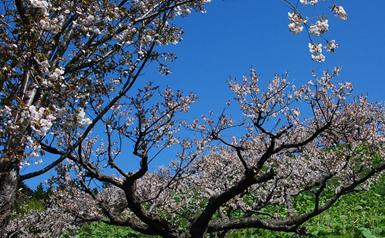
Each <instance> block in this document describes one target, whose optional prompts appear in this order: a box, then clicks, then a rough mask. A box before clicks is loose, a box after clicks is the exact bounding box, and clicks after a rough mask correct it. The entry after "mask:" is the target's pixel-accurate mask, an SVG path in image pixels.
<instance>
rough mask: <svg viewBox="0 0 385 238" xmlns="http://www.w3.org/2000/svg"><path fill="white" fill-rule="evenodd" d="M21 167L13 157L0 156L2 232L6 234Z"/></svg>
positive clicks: (0, 221) (0, 217)
mask: <svg viewBox="0 0 385 238" xmlns="http://www.w3.org/2000/svg"><path fill="white" fill-rule="evenodd" d="M18 177H19V167H18V165H17V163H15V161H12V159H11V158H0V234H4V231H3V230H4V228H5V227H6V226H7V224H8V222H9V220H10V218H11V214H12V212H13V208H14V205H15V201H16V191H17V186H18Z"/></svg>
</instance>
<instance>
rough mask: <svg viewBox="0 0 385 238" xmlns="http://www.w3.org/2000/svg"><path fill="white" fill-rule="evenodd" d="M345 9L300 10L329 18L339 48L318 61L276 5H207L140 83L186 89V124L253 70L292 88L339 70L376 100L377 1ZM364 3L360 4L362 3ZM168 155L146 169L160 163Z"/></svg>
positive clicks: (383, 66)
mask: <svg viewBox="0 0 385 238" xmlns="http://www.w3.org/2000/svg"><path fill="white" fill-rule="evenodd" d="M337 3H338V4H341V5H343V6H344V7H345V9H346V11H347V12H348V14H349V19H348V21H341V20H339V19H337V18H335V17H331V16H332V15H331V14H330V12H329V11H328V9H329V8H328V6H330V5H332V4H333V1H331V0H327V1H322V3H321V4H320V6H319V7H316V8H314V7H305V8H302V9H303V10H304V11H305V12H306V13H308V14H307V15H308V16H318V15H323V14H325V15H328V16H330V17H331V18H330V31H329V33H327V35H326V37H327V38H328V39H336V40H337V42H338V43H339V45H340V47H339V48H338V49H337V52H336V53H334V54H332V55H330V54H328V55H327V60H326V62H325V63H321V64H320V63H316V62H313V61H312V60H311V59H310V54H309V51H308V47H307V43H308V37H307V35H306V34H304V33H302V34H300V35H293V34H292V33H291V32H289V30H288V28H287V25H288V20H287V12H288V11H289V9H288V8H287V6H286V5H284V4H283V3H282V2H281V0H264V1H261V0H213V1H212V3H210V4H208V5H207V13H206V14H200V13H194V14H192V15H191V16H188V17H186V18H183V19H179V20H178V24H179V25H180V26H182V27H183V29H184V32H185V33H184V36H183V38H184V40H183V41H182V42H181V43H180V44H178V45H177V46H172V47H171V48H170V49H171V50H172V51H173V52H175V53H176V54H177V56H178V58H177V60H176V61H175V62H174V63H172V64H171V65H170V66H171V69H172V71H173V74H171V75H170V76H160V75H159V74H158V73H156V72H154V70H151V69H149V70H147V71H145V73H144V74H143V77H142V79H141V80H142V82H147V81H154V82H155V83H160V84H162V85H163V84H164V85H169V86H171V87H172V88H178V89H183V90H184V91H186V92H190V91H192V92H194V93H196V94H197V95H198V97H199V100H198V102H196V103H195V104H194V105H193V107H192V111H191V113H190V114H189V115H188V119H191V120H192V119H193V118H196V117H199V116H200V115H201V114H207V112H209V111H214V112H217V113H219V112H220V111H221V110H222V109H223V107H224V106H225V103H226V100H228V99H231V98H232V94H231V92H230V90H229V89H228V88H227V82H228V80H229V79H230V78H234V77H236V78H238V79H239V78H240V77H241V76H242V75H243V74H247V73H248V72H249V69H250V66H253V67H254V68H255V69H256V70H257V71H258V72H259V73H260V75H261V82H262V84H267V83H268V81H269V80H271V79H272V78H273V76H274V74H275V73H278V74H283V73H285V72H288V73H289V80H290V81H293V82H294V83H295V84H297V85H300V84H302V83H305V82H307V81H308V80H310V79H311V71H312V70H316V71H317V72H322V70H325V69H329V70H331V69H333V68H334V66H337V65H338V66H341V67H342V73H341V76H340V78H339V80H341V81H350V82H352V83H353V86H354V92H355V94H356V95H362V94H363V95H367V96H368V98H369V100H370V101H372V102H374V101H384V100H385V94H384V93H383V91H385V74H384V73H383V71H384V70H385V27H384V25H383V24H384V23H385V14H384V13H383V12H384V10H385V1H383V0H372V1H358V0H356V1H348V0H340V1H338V2H337ZM365 3H366V4H365ZM170 155H171V154H170V153H166V154H164V155H163V156H162V157H163V159H161V160H159V161H158V162H157V163H156V164H153V168H154V167H156V166H159V165H160V164H164V163H166V160H167V158H168V157H169V156H170ZM48 176H49V174H46V175H44V176H41V177H38V178H36V179H33V180H29V181H27V183H28V184H29V185H32V186H34V185H36V184H37V182H39V181H42V180H44V179H46V178H48Z"/></svg>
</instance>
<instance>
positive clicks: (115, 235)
mask: <svg viewBox="0 0 385 238" xmlns="http://www.w3.org/2000/svg"><path fill="white" fill-rule="evenodd" d="M70 237H76V238H91V237H95V238H98V237H100V238H127V237H130V238H139V237H141V238H147V237H154V236H147V235H143V234H141V233H139V232H136V231H133V230H132V229H128V228H126V227H119V226H113V225H108V224H106V223H104V222H95V223H91V224H87V225H84V226H83V227H82V228H81V229H80V230H78V231H77V232H76V233H66V234H64V235H63V236H62V238H70Z"/></svg>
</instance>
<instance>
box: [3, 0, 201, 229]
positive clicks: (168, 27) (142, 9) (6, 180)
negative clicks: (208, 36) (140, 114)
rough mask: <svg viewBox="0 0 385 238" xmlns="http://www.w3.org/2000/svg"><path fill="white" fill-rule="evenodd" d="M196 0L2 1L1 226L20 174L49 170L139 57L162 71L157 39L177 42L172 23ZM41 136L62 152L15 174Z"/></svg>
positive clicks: (109, 103)
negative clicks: (39, 165)
mask: <svg viewBox="0 0 385 238" xmlns="http://www.w3.org/2000/svg"><path fill="white" fill-rule="evenodd" d="M205 2H206V1H205V0H180V1H179V0H178V1H169V0H167V1H163V0H162V1H152V0H148V1H136V0H135V1H127V0H121V1H86V0H84V1H61V0H51V1H48V0H15V1H14V2H13V1H8V0H3V1H1V6H0V11H1V14H0V42H1V45H0V52H1V59H0V64H1V73H0V87H1V92H0V103H1V118H0V120H1V121H0V125H1V127H0V143H1V144H0V146H1V147H0V149H1V157H0V227H3V226H4V224H5V223H6V222H7V220H8V218H9V215H10V212H11V211H12V206H13V202H14V199H15V192H16V188H17V183H18V181H19V180H24V179H28V178H31V177H33V176H37V175H40V174H42V173H44V172H46V171H48V170H50V169H51V168H53V167H55V166H56V165H58V164H59V163H60V162H62V161H63V159H64V158H65V157H67V156H68V155H69V154H71V153H72V152H73V150H74V149H75V148H76V147H78V146H79V145H81V144H82V143H83V141H84V139H86V138H87V135H88V133H89V132H90V131H91V129H92V128H94V127H95V125H96V124H97V123H98V122H99V121H100V120H101V119H102V118H103V116H105V115H106V114H107V113H108V112H109V111H110V110H111V108H112V107H113V106H114V105H115V103H116V102H118V101H119V100H120V99H122V98H124V97H125V96H126V94H127V92H129V91H130V89H131V88H132V87H133V85H134V83H135V82H136V81H137V79H138V77H139V75H140V74H141V72H142V71H143V69H144V67H145V65H146V64H147V63H148V62H157V63H159V68H160V71H161V72H162V73H165V74H167V73H168V72H169V70H168V69H167V66H166V62H167V61H169V60H172V59H173V58H174V55H173V54H172V53H167V52H161V51H159V50H157V49H158V46H161V45H167V44H176V43H178V41H180V39H181V38H180V37H181V29H180V28H178V27H177V26H175V25H174V24H173V23H172V20H173V19H174V18H175V17H177V16H186V15H188V14H189V13H190V12H191V11H192V10H194V9H195V10H198V11H203V10H204V9H203V5H204V3H205ZM86 114H88V115H86ZM90 117H92V118H93V119H92V120H91V119H90ZM43 141H46V142H47V143H54V144H55V145H57V146H58V147H60V148H63V149H64V150H65V151H66V155H64V156H62V157H60V158H58V159H56V160H53V161H52V160H50V161H49V164H48V165H47V166H46V167H45V168H43V169H41V170H39V171H35V172H32V173H29V174H24V175H20V173H19V168H20V166H25V165H29V164H30V163H40V158H42V157H43V156H44V151H43V150H41V142H43Z"/></svg>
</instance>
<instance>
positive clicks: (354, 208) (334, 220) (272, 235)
mask: <svg viewBox="0 0 385 238" xmlns="http://www.w3.org/2000/svg"><path fill="white" fill-rule="evenodd" d="M309 196H310V195H304V196H302V197H301V198H300V200H298V201H297V205H299V204H301V206H302V207H301V209H300V210H301V211H308V210H310V209H311V208H312V206H313V203H312V202H311V201H310V197H309ZM384 201H385V176H383V177H382V178H381V179H380V181H379V182H378V183H377V184H376V185H375V186H373V187H372V188H371V190H370V191H368V192H357V193H353V194H349V195H346V196H344V197H342V198H341V199H340V200H339V201H338V202H337V203H336V204H335V206H333V207H332V208H331V209H329V210H327V211H326V212H324V213H322V214H321V215H319V216H317V217H315V218H313V219H312V220H310V221H309V222H308V223H306V224H305V226H304V227H305V229H306V231H307V232H308V233H309V236H308V237H311V238H380V237H385V202H384ZM269 209H270V211H273V212H276V213H280V214H284V213H285V212H286V211H284V210H282V209H278V208H273V207H270V208H269ZM274 209H275V210H274ZM72 235H75V234H72ZM63 237H70V236H68V234H67V236H63ZM72 237H73V236H72ZM75 237H79V238H82V237H91V238H99V237H100V238H102V237H111V238H112V237H118V238H119V237H144V238H146V237H149V236H146V235H142V234H140V233H137V232H134V231H132V230H131V229H128V228H123V227H116V226H111V225H107V224H105V223H102V222H99V223H93V224H89V225H85V226H83V227H82V228H81V229H80V230H79V231H78V232H77V233H76V235H75ZM227 237H231V238H243V237H250V238H253V237H255V238H256V237H258V238H301V236H300V235H297V234H292V233H284V232H271V231H267V230H261V229H244V230H240V231H232V232H229V233H228V236H227Z"/></svg>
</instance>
